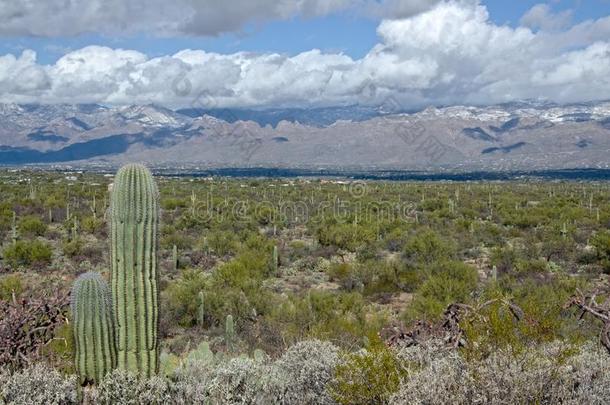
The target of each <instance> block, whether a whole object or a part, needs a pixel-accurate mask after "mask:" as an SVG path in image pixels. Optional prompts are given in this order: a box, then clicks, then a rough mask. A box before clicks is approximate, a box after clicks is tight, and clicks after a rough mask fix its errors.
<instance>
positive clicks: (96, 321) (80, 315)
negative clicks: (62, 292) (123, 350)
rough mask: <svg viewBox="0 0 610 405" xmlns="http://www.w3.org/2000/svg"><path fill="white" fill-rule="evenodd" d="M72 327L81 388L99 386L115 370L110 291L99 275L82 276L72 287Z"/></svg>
mask: <svg viewBox="0 0 610 405" xmlns="http://www.w3.org/2000/svg"><path fill="white" fill-rule="evenodd" d="M72 316H73V323H72V328H73V332H74V342H75V345H76V359H75V363H76V370H77V371H78V375H79V379H80V383H81V385H84V384H87V383H99V382H100V381H101V380H102V379H103V378H104V376H105V375H106V374H107V373H109V372H110V371H111V370H112V369H114V368H115V367H116V354H117V353H116V342H115V334H114V322H113V318H114V316H113V311H112V302H111V295H110V288H109V287H108V284H107V283H106V280H104V278H103V277H102V276H101V274H99V273H95V272H89V273H85V274H82V275H81V276H80V277H79V278H78V279H76V281H75V282H74V286H73V288H72Z"/></svg>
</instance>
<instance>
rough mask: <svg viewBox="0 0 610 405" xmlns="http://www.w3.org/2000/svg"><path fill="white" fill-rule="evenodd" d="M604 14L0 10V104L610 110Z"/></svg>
mask: <svg viewBox="0 0 610 405" xmlns="http://www.w3.org/2000/svg"><path fill="white" fill-rule="evenodd" d="M609 95H610V0H548V1H546V2H544V1H541V0H513V1H508V0H282V1H281V2H279V1H277V0H223V1H218V0H171V1H168V0H71V1H70V2H66V1H65V0H44V2H42V1H41V2H38V3H35V2H24V1H22V0H1V3H0V102H17V103H25V102H42V103H102V104H121V105H122V104H148V103H155V104H161V105H165V106H168V107H171V108H175V107H192V106H194V105H196V106H205V107H260V108H265V107H280V106H289V107H295V106H298V107H309V106H328V105H351V104H361V105H379V104H383V103H384V102H385V101H386V100H388V99H389V98H390V97H391V98H392V99H393V100H394V101H395V102H398V103H399V104H401V105H402V107H403V108H405V109H412V108H423V107H427V106H430V105H453V104H458V103H459V104H469V105H484V104H493V103H501V102H509V101H514V100H523V99H542V100H549V101H556V102H581V101H592V100H602V99H608V98H609V97H610V96H609Z"/></svg>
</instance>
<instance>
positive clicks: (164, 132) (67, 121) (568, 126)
mask: <svg viewBox="0 0 610 405" xmlns="http://www.w3.org/2000/svg"><path fill="white" fill-rule="evenodd" d="M384 111H387V109H385V108H384V107H383V106H381V107H379V108H372V107H359V106H354V107H331V108H316V109H275V110H230V109H227V110H196V109H190V110H178V111H173V110H170V109H167V108H164V107H160V106H155V105H144V106H121V107H107V106H100V105H95V104H93V105H17V104H0V122H1V123H2V125H0V164H9V165H14V164H24V163H59V162H73V161H81V162H110V163H120V162H122V161H126V160H139V161H147V162H149V164H152V165H156V164H158V165H172V164H181V165H184V164H194V165H199V166H217V167H249V166H269V167H294V168H303V167H307V168H321V167H325V168H344V167H350V168H353V167H361V168H389V169H432V170H433V169H438V168H455V169H485V170H492V169H493V170H503V169H517V168H518V169H544V168H582V167H589V168H600V167H603V168H605V167H608V165H610V159H609V158H608V157H607V156H608V151H609V150H610V102H597V103H583V104H573V105H557V104H552V103H545V102H538V101H526V102H516V103H507V104H502V105H495V106H485V107H470V106H451V107H444V108H434V107H430V108H427V109H424V110H422V111H419V112H414V113H396V114H389V113H387V112H384Z"/></svg>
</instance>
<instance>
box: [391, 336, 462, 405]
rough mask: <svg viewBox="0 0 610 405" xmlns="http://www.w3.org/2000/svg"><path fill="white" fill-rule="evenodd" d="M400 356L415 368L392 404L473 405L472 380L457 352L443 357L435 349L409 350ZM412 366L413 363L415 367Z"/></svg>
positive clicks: (419, 348) (417, 348)
mask: <svg viewBox="0 0 610 405" xmlns="http://www.w3.org/2000/svg"><path fill="white" fill-rule="evenodd" d="M398 356H399V357H400V358H402V359H404V360H406V361H407V362H406V365H409V364H412V365H413V366H412V367H411V368H410V369H409V372H408V378H406V379H405V380H404V382H403V383H402V384H401V385H400V388H399V390H398V391H397V392H396V393H395V394H394V395H392V397H391V398H390V400H389V403H390V404H395V405H400V404H418V405H419V404H421V405H423V404H449V405H454V404H455V405H457V404H464V405H466V404H471V403H472V398H471V393H470V392H469V389H470V387H471V386H472V378H471V376H470V375H469V373H468V371H467V368H466V363H465V362H464V360H463V359H462V358H461V357H460V356H459V354H458V353H457V352H455V351H448V352H444V353H443V354H442V355H439V352H438V349H437V348H436V347H434V346H432V347H428V346H415V347H411V348H405V349H403V350H402V351H401V353H399V354H398ZM411 362H412V363H411Z"/></svg>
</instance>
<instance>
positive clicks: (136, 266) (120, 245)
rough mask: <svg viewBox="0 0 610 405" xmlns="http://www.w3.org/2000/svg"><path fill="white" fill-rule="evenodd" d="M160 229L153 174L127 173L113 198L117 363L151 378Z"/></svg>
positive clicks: (155, 357)
mask: <svg viewBox="0 0 610 405" xmlns="http://www.w3.org/2000/svg"><path fill="white" fill-rule="evenodd" d="M158 226H159V193H158V190H157V185H156V184H155V181H154V179H153V177H152V175H151V173H150V171H148V169H146V168H145V167H144V166H142V165H136V164H129V165H126V166H124V167H122V168H121V169H120V170H119V172H118V173H117V175H116V178H115V181H114V186H113V188H112V194H111V198H110V241H111V252H110V253H111V260H112V277H111V278H112V300H113V304H114V310H115V318H116V322H117V350H118V358H117V362H118V367H119V368H121V369H124V370H128V371H134V372H138V373H140V374H141V375H143V376H147V377H149V376H151V375H153V374H156V373H157V372H158V369H159V344H158V325H159V290H158V286H157V283H158V271H157V268H158V260H157V244H158V240H157V232H158Z"/></svg>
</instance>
